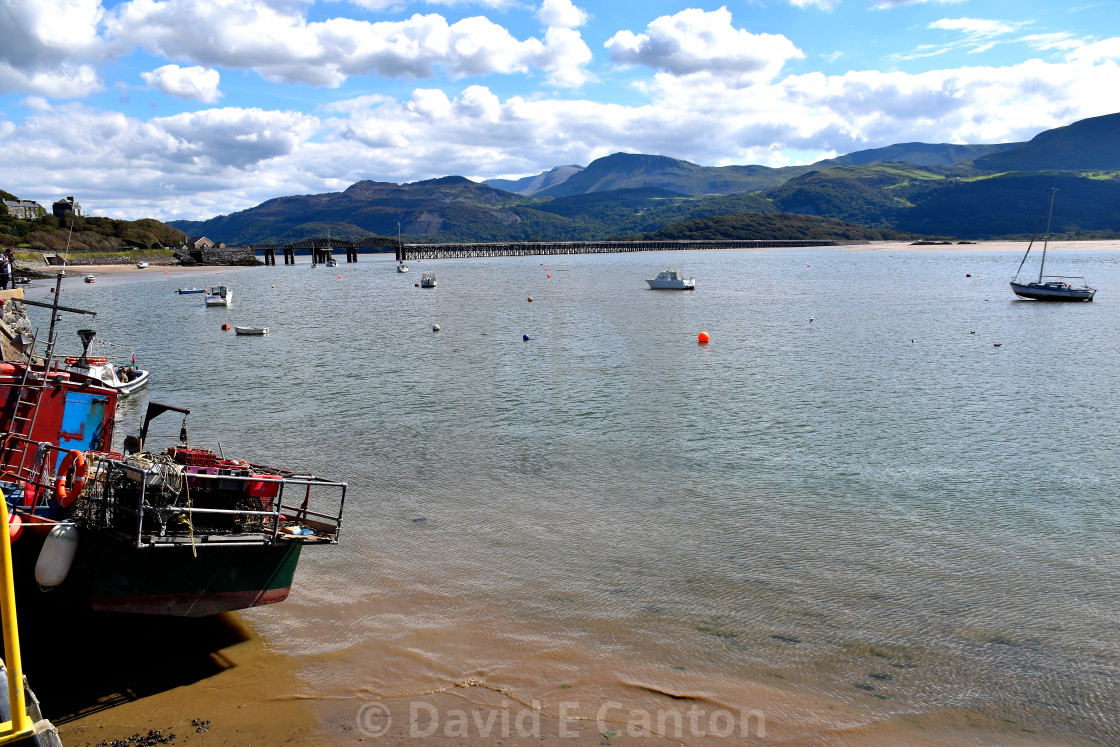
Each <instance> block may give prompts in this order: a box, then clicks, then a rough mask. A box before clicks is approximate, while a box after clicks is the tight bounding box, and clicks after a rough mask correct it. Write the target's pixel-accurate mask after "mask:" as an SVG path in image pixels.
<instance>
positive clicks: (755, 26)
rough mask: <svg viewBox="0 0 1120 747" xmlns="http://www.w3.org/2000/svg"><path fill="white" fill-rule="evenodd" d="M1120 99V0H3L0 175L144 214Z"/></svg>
mask: <svg viewBox="0 0 1120 747" xmlns="http://www.w3.org/2000/svg"><path fill="white" fill-rule="evenodd" d="M1118 111H1120V2H1117V1H1116V0H1107V1H1105V0H1085V2H1078V0H1073V2H1072V3H1055V2H1052V1H1051V2H1040V1H1039V0H1016V2H1006V1H1003V2H997V1H996V0H730V1H728V2H723V3H707V2H691V3H689V2H668V1H666V0H644V1H643V2H630V1H628V0H618V1H615V2H598V3H591V2H583V3H581V2H578V1H577V0H438V1H437V0H431V1H413V0H120V1H116V2H114V1H107V0H100V1H99V0H0V148H2V149H3V154H4V155H3V158H2V159H0V189H3V190H5V191H8V192H11V193H13V194H15V195H17V196H19V197H21V198H23V199H33V200H38V201H39V202H41V203H44V204H49V203H51V202H53V201H55V200H57V199H59V198H60V197H63V196H65V195H74V196H75V197H76V198H77V199H78V201H79V202H80V203H81V204H82V205H83V207H84V209H85V210H86V212H87V213H88V214H92V215H106V216H112V217H120V218H129V219H137V218H144V217H153V218H159V219H161V220H172V219H176V218H192V219H203V218H209V217H213V216H215V215H219V214H228V213H231V212H235V211H237V210H243V209H245V208H248V207H252V206H253V205H257V204H259V203H261V202H263V201H264V200H267V199H269V198H272V197H278V196H283V195H290V194H310V193H321V192H330V191H338V190H342V189H345V188H346V187H347V186H349V185H350V184H353V183H354V182H356V181H360V180H363V179H372V180H376V181H389V182H398V183H403V182H411V181H417V180H421V179H429V178H433V177H438V176H446V175H450V174H456V175H462V176H467V177H469V178H472V179H476V180H482V179H487V178H492V177H506V178H510V177H520V176H526V175H529V174H535V173H539V172H541V171H545V170H548V169H550V168H552V167H554V166H559V165H564V164H579V165H587V164H588V163H590V162H591V161H592V160H594V159H596V158H600V157H602V156H605V155H609V154H611V153H615V152H619V151H625V152H631V153H654V154H660V155H668V156H673V157H676V158H681V159H684V160H688V161H692V162H694V163H699V164H702V165H708V166H720V165H727V164H761V165H766V166H783V165H791V164H800V163H811V162H813V161H816V160H819V159H821V158H828V157H831V156H834V155H839V154H843V153H850V152H852V151H856V150H863V149H866V148H875V147H880V146H884V145H890V144H892V143H902V142H912V141H921V142H931V143H943V142H954V143H999V142H1017V141H1022V140H1028V139H1030V138H1031V137H1033V136H1034V135H1036V134H1038V133H1039V132H1041V131H1043V130H1046V129H1050V128H1052V127H1058V126H1062V125H1066V124H1069V123H1071V122H1074V121H1077V120H1079V119H1084V118H1086V117H1092V116H1098V115H1102V114H1110V113H1114V112H1118Z"/></svg>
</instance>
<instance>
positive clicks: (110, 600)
mask: <svg viewBox="0 0 1120 747" xmlns="http://www.w3.org/2000/svg"><path fill="white" fill-rule="evenodd" d="M59 284H61V276H60V277H59ZM55 299H56V303H55V304H54V305H53V307H52V305H51V304H46V303H40V302H30V301H29V302H27V303H33V305H41V306H45V307H52V312H51V313H52V323H51V331H50V333H49V335H48V338H47V339H48V340H49V341H51V344H48V345H46V346H45V347H46V352H45V354H43V355H38V354H36V340H35V339H34V338H32V339H31V340H30V344H28V343H27V342H25V341H19V344H18V345H16V344H14V343H15V341H13V340H11V339H9V340H7V342H9V343H13V344H11V345H8V344H6V345H4V346H3V349H4V350H5V351H6V352H7V353H9V354H10V355H9V358H10V359H9V360H5V361H3V362H2V363H0V489H2V490H3V492H4V495H5V497H6V499H7V504H8V510H9V512H10V513H11V514H12V515H13V516H14V518H13V519H12V520H11V525H12V526H15V525H16V524H17V523H18V525H19V527H20V530H21V531H20V533H19V538H18V541H17V542H15V543H14V545H13V568H14V571H15V579H16V584H17V587H18V589H19V594H20V595H21V596H22V597H24V598H25V599H27V600H28V601H30V602H31V603H33V604H38V605H43V606H48V605H60V606H71V605H76V606H79V607H82V608H92V609H94V610H97V611H109V612H127V613H140V614H153V615H175V616H187V617H199V616H204V615H211V614H216V613H219V612H226V611H232V610H238V609H244V608H247V607H254V606H258V605H264V604H271V603H275V602H280V601H282V600H284V599H285V598H286V597H287V596H288V594H289V591H290V588H291V584H292V579H293V576H294V574H295V570H296V566H297V563H298V561H299V558H300V555H301V552H302V550H303V547H304V546H305V545H320V544H322V545H333V544H337V543H338V538H339V532H340V528H341V525H342V510H343V504H344V502H345V495H346V483H344V482H338V481H333V480H326V479H323V478H320V477H317V476H315V475H312V474H310V473H307V472H299V471H294V470H290V469H285V468H276V467H270V466H266V465H262V464H256V463H250V462H248V461H245V460H239V459H234V458H229V457H227V456H226V455H225V453H224V452H222V451H221V449H219V453H217V454H216V453H214V452H213V451H211V450H209V449H206V448H203V447H201V446H197V445H190V444H189V442H188V437H187V429H186V421H187V416H188V415H189V414H190V410H189V409H188V408H185V407H180V406H175V405H169V404H162V403H158V402H149V403H148V406H147V411H146V412H145V414H144V417H143V421H142V423H141V424H140V428H139V432H138V433H137V434H131V435H128V436H127V437H125V438H124V439H123V442H122V445H121V446H120V447H119V450H117V447H116V445H115V439H114V436H115V433H114V428H115V425H116V416H117V401H118V397H119V396H120V393H119V392H118V391H117V390H116V389H114V388H112V387H109V386H106V385H105V384H104V382H102V381H101V380H99V379H96V378H94V377H91V376H88V375H86V374H85V373H82V372H80V371H64V370H59V368H58V366H57V363H58V362H57V361H56V360H54V359H53V358H52V353H51V351H52V350H53V340H54V331H55V330H54V321H53V319H54V317H55V316H57V313H58V312H59V311H79V312H80V310H75V309H69V308H65V307H59V306H58V304H57V287H56V295H55ZM80 313H92V312H80ZM3 334H4V335H5V336H6V335H7V332H6V331H4V332H3ZM13 351H18V352H13ZM169 412H171V413H177V414H178V415H181V416H182V418H183V420H182V426H181V428H180V429H179V439H178V443H175V444H174V445H155V444H152V443H149V438H148V431H149V425H150V423H151V422H152V421H153V420H154V419H155V418H157V417H159V416H161V415H164V414H166V413H169ZM152 440H153V441H154V440H155V439H154V438H153V439H152ZM12 533H14V531H13V532H12Z"/></svg>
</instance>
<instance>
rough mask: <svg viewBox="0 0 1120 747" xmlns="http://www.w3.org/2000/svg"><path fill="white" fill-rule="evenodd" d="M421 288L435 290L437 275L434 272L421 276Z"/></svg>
mask: <svg viewBox="0 0 1120 747" xmlns="http://www.w3.org/2000/svg"><path fill="white" fill-rule="evenodd" d="M420 287H421V288H435V287H436V274H435V273H434V272H425V273H424V274H423V275H421V276H420Z"/></svg>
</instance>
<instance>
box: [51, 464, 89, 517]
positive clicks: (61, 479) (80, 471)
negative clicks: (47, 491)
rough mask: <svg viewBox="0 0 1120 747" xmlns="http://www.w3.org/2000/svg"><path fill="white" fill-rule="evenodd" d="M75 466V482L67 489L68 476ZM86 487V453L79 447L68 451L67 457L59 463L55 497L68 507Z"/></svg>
mask: <svg viewBox="0 0 1120 747" xmlns="http://www.w3.org/2000/svg"><path fill="white" fill-rule="evenodd" d="M71 467H73V468H74V482H73V483H72V484H71V485H70V489H69V490H67V489H66V477H67V475H68V474H69V472H70V468H71ZM85 487H86V455H85V454H83V453H82V452H80V451H78V450H77V449H71V450H70V451H68V452H66V458H65V459H63V460H62V464H60V465H58V478H57V479H56V480H55V481H54V499H55V500H56V501H58V505H60V506H62V507H63V508H66V507H67V506H69V505H70V504H71V503H73V502H74V501H75V500H76V499H77V497H78V496H79V495H81V494H82V490H84V489H85Z"/></svg>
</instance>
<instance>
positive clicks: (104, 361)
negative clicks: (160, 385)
mask: <svg viewBox="0 0 1120 747" xmlns="http://www.w3.org/2000/svg"><path fill="white" fill-rule="evenodd" d="M95 334H96V333H95V332H94V331H93V330H91V329H80V330H78V336H79V337H80V338H81V340H82V342H83V344H84V346H85V349H84V350H83V352H82V354H81V355H68V356H65V357H63V359H62V362H63V363H64V364H65V365H66V370H67V371H68V372H71V373H79V374H82V375H83V376H88V377H90V378H92V379H96V380H97V381H99V382H101V384H103V385H104V386H107V387H109V388H110V389H112V390H114V391H115V392H116V393H117V394H118V395H119V396H121V397H124V396H127V395H129V394H132V393H133V392H135V391H137V390H139V389H143V388H144V387H146V386H147V385H148V377H149V376H150V374H149V372H148V371H145V370H144V369H142V368H137V367H136V354H135V353H133V354H132V359H131V362H130V363H127V364H125V365H122V366H118V365H116V364H115V363H113V361H112V360H110V359H109V357H108V356H98V355H89V354H88V350H89V344H90V342H92V341H93V338H94V336H95Z"/></svg>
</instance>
